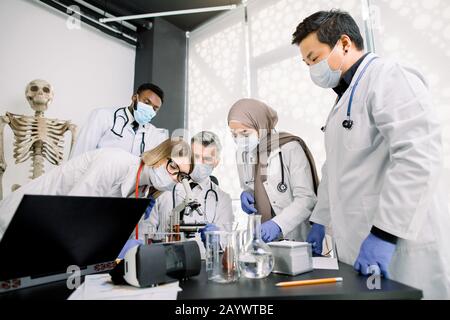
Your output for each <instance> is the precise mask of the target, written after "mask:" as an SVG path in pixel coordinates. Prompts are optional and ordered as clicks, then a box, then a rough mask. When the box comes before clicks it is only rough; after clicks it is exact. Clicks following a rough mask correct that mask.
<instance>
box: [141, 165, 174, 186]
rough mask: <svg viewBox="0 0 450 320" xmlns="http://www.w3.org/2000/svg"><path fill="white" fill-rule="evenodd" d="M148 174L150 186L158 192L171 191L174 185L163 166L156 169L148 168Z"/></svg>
mask: <svg viewBox="0 0 450 320" xmlns="http://www.w3.org/2000/svg"><path fill="white" fill-rule="evenodd" d="M148 174H149V176H150V183H151V185H152V186H153V187H155V188H156V189H157V190H159V191H171V190H172V189H173V186H174V185H175V184H176V182H175V181H174V180H173V179H172V176H171V175H170V174H169V173H168V172H167V169H166V167H165V166H164V165H162V166H159V167H158V168H153V167H150V168H149V169H148Z"/></svg>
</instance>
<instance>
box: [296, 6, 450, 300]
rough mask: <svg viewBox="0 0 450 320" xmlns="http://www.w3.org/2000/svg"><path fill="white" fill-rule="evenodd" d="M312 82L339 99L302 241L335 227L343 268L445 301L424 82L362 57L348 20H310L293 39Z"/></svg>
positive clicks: (433, 126) (332, 15) (316, 241)
mask: <svg viewBox="0 0 450 320" xmlns="http://www.w3.org/2000/svg"><path fill="white" fill-rule="evenodd" d="M292 43H293V44H296V45H299V49H300V52H301V56H302V57H303V60H304V62H305V63H306V64H307V65H308V66H309V67H310V75H311V79H312V81H313V82H314V83H315V84H316V85H318V86H320V87H323V88H333V90H334V91H335V92H336V93H337V101H336V104H335V105H334V106H333V107H332V109H331V111H330V114H329V116H328V119H327V122H326V125H325V126H324V127H323V128H322V130H323V131H324V133H325V147H326V155H327V159H326V162H325V164H324V166H323V169H322V180H321V182H320V185H319V190H318V202H317V205H316V207H315V209H314V211H313V213H312V215H311V221H312V222H313V223H314V225H313V227H312V230H311V232H310V234H309V236H308V241H309V242H310V243H312V245H313V248H314V251H315V252H317V253H320V252H321V251H322V248H321V244H322V240H323V236H324V226H330V225H331V226H332V230H333V236H334V238H335V240H336V246H337V254H338V257H339V259H340V261H343V262H345V263H347V264H351V265H353V266H354V268H355V269H356V270H357V271H359V272H360V273H361V274H363V275H369V274H372V273H373V272H374V271H378V272H381V274H382V275H383V276H386V277H391V278H392V279H393V280H396V281H399V282H402V283H405V284H407V285H410V286H412V287H416V288H419V289H421V290H422V291H423V294H424V297H425V298H431V299H433V298H441V299H445V298H447V299H448V298H450V267H449V266H450V250H449V247H450V232H449V230H450V215H449V213H448V208H447V199H446V197H447V195H446V190H445V188H444V184H443V179H442V178H443V176H444V175H443V162H442V158H443V150H442V140H441V129H440V125H439V121H438V119H437V116H436V114H435V112H434V110H433V106H432V102H431V97H430V93H429V90H428V86H427V83H426V81H425V80H424V78H423V76H422V75H421V74H420V73H419V72H418V71H416V70H414V69H412V68H407V67H404V66H402V65H400V64H399V63H397V62H396V61H391V60H388V59H384V58H381V57H378V56H376V55H375V54H372V53H369V54H364V52H363V49H364V44H363V39H362V36H361V34H360V31H359V29H358V26H357V25H356V23H355V21H354V20H353V18H352V17H351V16H350V15H349V14H347V13H345V12H341V11H330V12H324V11H321V12H317V13H315V14H313V15H311V16H310V17H308V18H306V19H305V20H304V21H303V22H301V23H300V24H299V25H298V26H297V29H296V31H295V33H294V34H293V41H292Z"/></svg>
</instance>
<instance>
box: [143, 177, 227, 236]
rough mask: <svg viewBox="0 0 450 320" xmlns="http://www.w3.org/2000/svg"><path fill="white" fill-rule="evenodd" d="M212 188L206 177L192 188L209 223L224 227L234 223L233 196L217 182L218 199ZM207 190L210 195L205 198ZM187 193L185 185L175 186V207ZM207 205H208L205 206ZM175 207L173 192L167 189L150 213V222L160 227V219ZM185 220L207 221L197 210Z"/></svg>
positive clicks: (213, 184) (189, 221) (192, 221)
mask: <svg viewBox="0 0 450 320" xmlns="http://www.w3.org/2000/svg"><path fill="white" fill-rule="evenodd" d="M210 189H211V180H210V178H207V179H205V180H204V181H202V182H201V183H200V184H198V185H197V186H196V187H194V188H193V189H192V194H193V196H194V198H195V199H196V200H197V201H198V202H199V203H200V204H201V209H202V211H203V212H205V215H206V220H207V223H213V224H215V225H217V226H218V227H219V228H221V229H223V228H224V227H225V225H227V224H232V223H233V221H234V215H233V208H232V203H231V197H230V195H229V194H228V193H226V192H224V191H223V190H222V189H220V188H219V187H218V186H217V185H216V184H215V183H212V189H213V190H214V191H216V192H217V197H218V201H217V202H216V198H215V196H214V193H213V192H212V191H209V192H208V190H210ZM206 192H208V197H207V198H206V200H205V196H206ZM185 196H186V193H185V191H184V188H183V185H182V184H178V185H177V186H176V187H175V207H176V206H177V205H179V204H180V203H181V202H182V201H183V199H184V197H185ZM205 206H206V207H205ZM173 208H174V203H173V192H171V191H166V192H164V193H163V194H161V195H160V196H159V197H158V198H157V200H156V203H155V206H154V207H153V210H152V212H151V213H150V218H149V219H148V220H149V223H150V225H152V226H154V227H155V228H158V227H159V224H160V219H162V217H163V216H164V213H166V216H168V214H169V213H171V212H172V209H173ZM184 221H185V222H186V223H196V222H198V223H202V222H205V217H203V216H200V215H199V214H198V213H197V212H193V213H192V215H191V216H184Z"/></svg>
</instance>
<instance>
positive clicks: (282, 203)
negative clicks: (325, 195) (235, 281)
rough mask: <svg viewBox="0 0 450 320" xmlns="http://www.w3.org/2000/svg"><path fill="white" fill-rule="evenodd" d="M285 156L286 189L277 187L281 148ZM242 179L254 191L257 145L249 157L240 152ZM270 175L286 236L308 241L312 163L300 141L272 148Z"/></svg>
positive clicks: (271, 190) (271, 195)
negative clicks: (283, 190)
mask: <svg viewBox="0 0 450 320" xmlns="http://www.w3.org/2000/svg"><path fill="white" fill-rule="evenodd" d="M280 151H281V153H282V156H283V165H284V177H285V178H284V179H285V183H286V185H287V190H286V192H284V193H283V192H280V191H278V189H277V186H278V184H279V183H280V182H281V162H280V158H279V152H280ZM236 161H237V163H238V172H239V179H240V182H241V187H242V189H244V190H245V191H250V192H252V193H253V192H254V191H253V190H254V173H253V171H254V164H255V163H256V149H255V151H253V153H252V154H249V157H248V159H246V157H245V153H244V156H243V155H242V153H241V152H239V151H238V152H237V158H236ZM267 163H268V177H267V180H266V182H264V187H265V189H266V192H267V195H268V197H269V200H270V203H271V205H272V208H273V210H274V212H275V217H274V218H273V219H272V220H273V221H274V222H276V223H277V224H278V226H279V227H280V228H281V231H282V232H283V236H284V238H285V239H290V240H296V241H306V237H307V235H308V233H309V230H310V228H311V227H310V224H309V217H310V215H311V212H312V210H313V208H314V205H315V204H316V201H317V198H316V194H315V193H314V184H313V180H312V173H311V167H310V165H309V162H308V159H307V157H306V154H305V152H304V151H303V149H302V147H301V145H300V144H299V143H298V142H297V141H291V142H289V143H286V144H285V145H283V146H281V148H277V149H276V150H272V152H271V153H270V155H269V158H268V161H267Z"/></svg>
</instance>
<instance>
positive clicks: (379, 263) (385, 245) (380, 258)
mask: <svg viewBox="0 0 450 320" xmlns="http://www.w3.org/2000/svg"><path fill="white" fill-rule="evenodd" d="M394 251H395V244H393V243H390V242H388V241H385V240H382V239H380V238H378V237H377V236H375V235H373V234H372V233H371V234H369V236H368V237H367V238H366V239H365V240H364V241H363V243H362V245H361V249H360V250H359V255H358V258H357V259H356V262H355V265H354V266H353V267H354V268H355V270H356V271H358V272H360V273H362V274H363V275H365V276H367V275H371V273H370V271H369V267H372V266H373V267H372V268H374V270H379V271H381V275H382V276H383V277H385V278H389V264H390V263H391V259H392V256H393V254H394Z"/></svg>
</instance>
